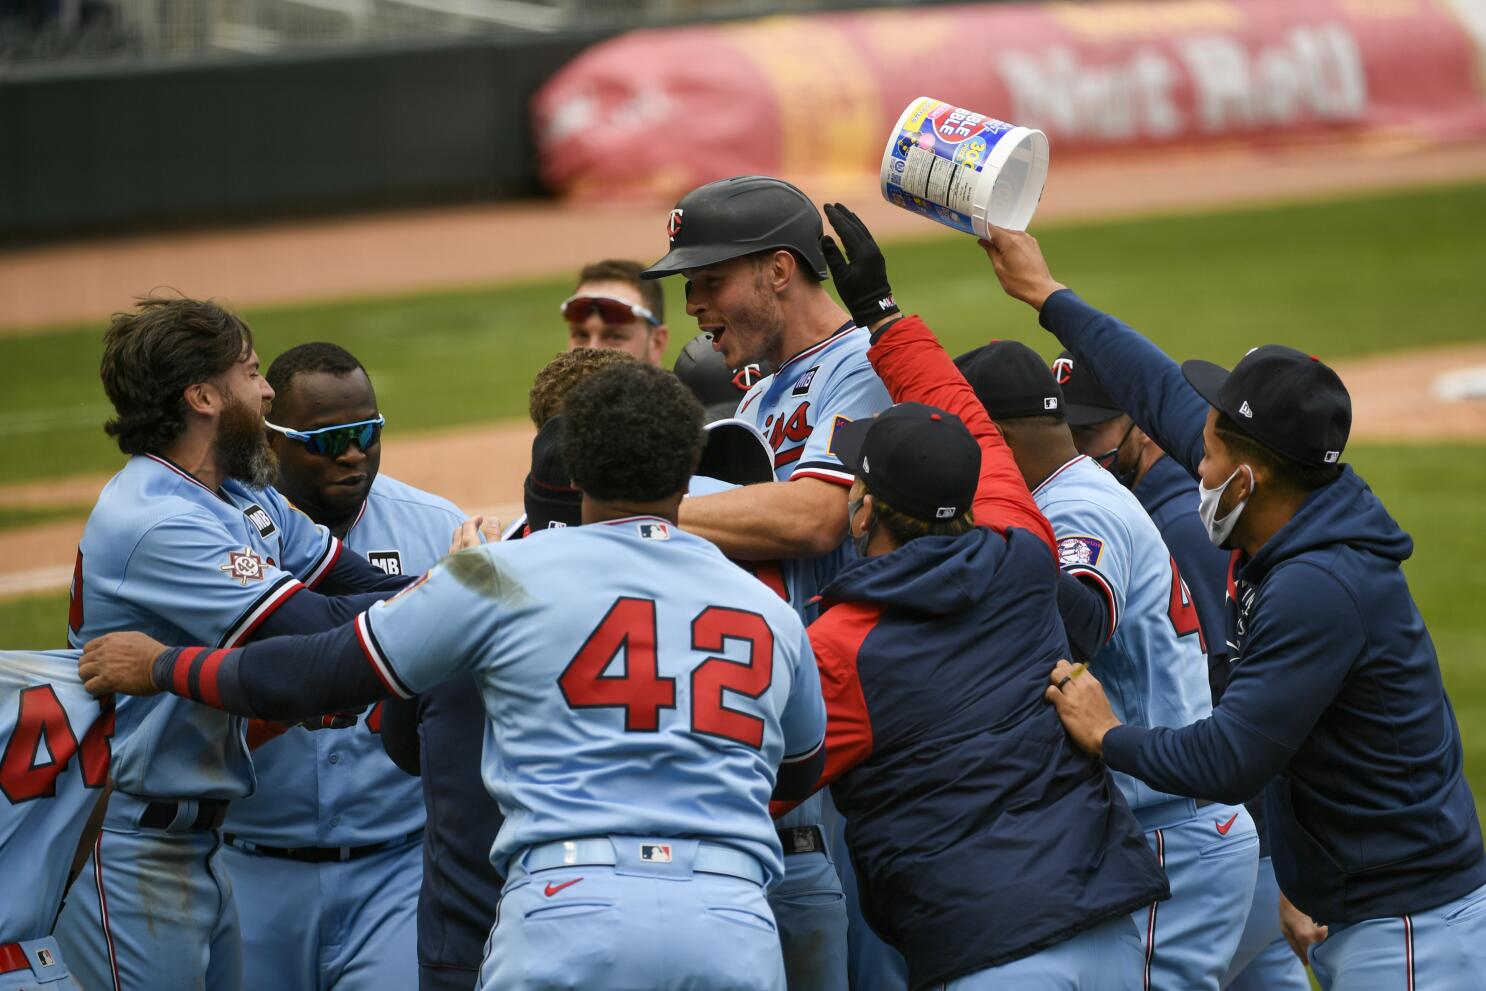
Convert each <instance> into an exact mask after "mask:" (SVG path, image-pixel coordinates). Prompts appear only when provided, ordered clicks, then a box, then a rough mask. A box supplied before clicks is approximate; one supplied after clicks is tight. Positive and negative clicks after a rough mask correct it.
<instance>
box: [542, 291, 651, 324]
mask: <svg viewBox="0 0 1486 991" xmlns="http://www.w3.org/2000/svg"><path fill="white" fill-rule="evenodd" d="M557 309H558V312H560V313H561V314H562V318H563V319H564V320H566V321H567V322H568V323H579V322H581V321H583V320H586V319H588V315H589V314H590V313H597V314H598V315H599V319H600V320H602V321H604V323H605V325H613V324H621V323H632V322H634V321H635V320H644V321H645V322H646V323H648V324H650V326H652V327H659V326H660V321H659V320H657V319H655V314H654V313H651V312H650V311H649V310H647V309H646V308H645V307H643V306H640V305H639V304H637V303H631V302H628V301H626V300H623V299H617V298H615V297H613V296H570V297H569V298H567V299H565V300H563V301H562V303H561V305H559V306H558V308H557Z"/></svg>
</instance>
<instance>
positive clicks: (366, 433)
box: [263, 416, 387, 458]
mask: <svg viewBox="0 0 1486 991" xmlns="http://www.w3.org/2000/svg"><path fill="white" fill-rule="evenodd" d="M386 422H387V419H386V417H381V416H378V417H375V418H373V419H370V420H357V421H356V422H355V423H336V424H332V425H331V426H328V427H319V428H317V429H315V430H290V429H289V428H288V427H281V426H279V425H278V424H277V423H269V422H268V421H267V420H264V421H263V425H264V426H265V427H267V428H268V429H270V430H272V431H274V432H275V433H280V434H283V435H284V436H285V437H288V438H289V439H290V440H297V441H299V442H300V443H301V444H303V445H304V446H305V447H307V448H309V451H310V453H311V454H328V455H330V456H331V457H332V458H338V457H340V456H341V455H342V454H344V453H345V451H346V448H348V447H350V446H351V445H352V444H353V443H354V444H355V445H356V446H357V447H359V448H361V449H362V450H363V451H365V450H366V449H367V448H368V447H370V446H371V445H373V444H375V443H376V442H377V440H378V439H379V438H380V437H381V436H382V426H383V424H385V423H386Z"/></svg>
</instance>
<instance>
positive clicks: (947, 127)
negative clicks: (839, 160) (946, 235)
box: [883, 100, 1013, 234]
mask: <svg viewBox="0 0 1486 991" xmlns="http://www.w3.org/2000/svg"><path fill="white" fill-rule="evenodd" d="M1012 126H1013V125H1011V124H1007V123H1006V122H1004V121H999V120H996V119H995V118H994V117H987V116H985V115H984V114H977V113H975V112H974V111H971V110H966V109H965V108H963V107H955V106H951V105H949V104H947V103H940V102H938V101H936V100H922V101H920V102H919V104H918V106H916V107H914V108H913V111H912V112H911V113H909V114H908V115H907V116H906V117H905V119H904V121H903V127H902V129H901V130H900V131H899V132H898V135H897V138H896V140H895V141H894V142H893V149H892V152H891V162H890V166H889V168H888V169H887V170H885V172H886V173H887V174H885V175H884V184H885V188H884V190H883V192H884V193H885V194H886V196H887V198H888V200H889V201H890V202H892V203H894V204H896V205H897V206H900V207H903V208H904V209H906V210H911V211H913V212H914V213H918V214H922V215H923V216H925V217H929V218H930V219H933V220H937V221H939V222H940V223H942V224H947V225H948V226H950V227H954V228H956V229H957V230H962V231H964V232H965V233H967V234H978V231H976V230H975V228H974V226H973V225H972V223H971V219H970V218H971V206H972V201H973V199H974V196H975V190H976V184H977V183H978V182H979V180H980V175H981V165H982V164H983V163H984V162H985V159H986V155H987V154H988V153H989V152H990V150H991V149H992V148H993V147H995V145H996V142H997V141H999V140H1000V139H1001V137H1002V136H1003V135H1004V134H1006V132H1008V131H1010V130H1011V129H1012Z"/></svg>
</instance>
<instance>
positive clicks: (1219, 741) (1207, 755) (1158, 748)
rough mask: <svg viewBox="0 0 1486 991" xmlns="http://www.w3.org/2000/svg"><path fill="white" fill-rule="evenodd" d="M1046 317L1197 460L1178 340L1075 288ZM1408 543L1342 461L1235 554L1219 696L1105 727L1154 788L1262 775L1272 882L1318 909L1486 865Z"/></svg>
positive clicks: (1194, 792) (1222, 797)
mask: <svg viewBox="0 0 1486 991" xmlns="http://www.w3.org/2000/svg"><path fill="white" fill-rule="evenodd" d="M1042 323H1043V326H1045V327H1047V328H1048V329H1049V330H1051V331H1053V333H1055V334H1056V335H1057V336H1058V339H1059V340H1061V341H1062V342H1063V343H1064V345H1066V346H1067V347H1068V348H1069V350H1070V351H1072V352H1073V354H1074V356H1075V358H1076V359H1077V360H1080V361H1085V362H1087V363H1088V364H1089V366H1090V367H1092V368H1097V369H1098V370H1099V371H1098V374H1099V381H1100V382H1101V383H1102V384H1103V385H1104V386H1105V388H1106V389H1107V390H1108V391H1109V393H1110V395H1111V397H1113V398H1114V400H1115V401H1116V402H1117V403H1119V405H1120V407H1121V408H1122V409H1124V410H1126V411H1127V412H1129V414H1130V415H1131V417H1132V418H1133V419H1134V420H1135V422H1136V423H1137V424H1139V426H1140V427H1141V429H1142V430H1144V431H1145V432H1146V433H1147V434H1149V435H1150V436H1151V438H1152V439H1153V440H1155V441H1156V443H1157V444H1159V445H1160V446H1161V447H1162V448H1163V449H1164V450H1165V451H1167V452H1168V454H1170V455H1172V456H1173V457H1176V458H1178V459H1180V460H1181V461H1182V462H1183V463H1184V464H1185V465H1186V466H1187V468H1188V470H1189V471H1191V472H1192V473H1193V474H1194V475H1195V474H1196V470H1197V466H1198V463H1199V462H1200V460H1201V458H1202V428H1203V424H1204V422H1205V419H1206V416H1207V410H1208V407H1207V404H1206V403H1205V402H1204V401H1203V400H1202V398H1201V397H1200V396H1199V395H1198V394H1197V393H1196V392H1195V391H1194V390H1193V389H1192V388H1191V387H1190V386H1189V385H1188V384H1187V382H1186V380H1185V379H1184V378H1183V377H1182V374H1181V370H1180V368H1179V367H1178V366H1177V365H1176V364H1175V363H1174V362H1172V361H1171V359H1169V358H1167V357H1166V355H1165V354H1163V353H1162V352H1161V351H1160V350H1159V349H1158V348H1156V347H1155V345H1153V344H1151V343H1150V342H1149V341H1147V340H1146V339H1145V338H1143V337H1141V336H1140V335H1139V334H1137V333H1136V332H1135V331H1134V330H1131V329H1130V328H1129V327H1127V326H1125V325H1124V324H1123V323H1121V322H1120V321H1118V320H1116V319H1115V318H1113V317H1110V316H1108V315H1106V314H1103V313H1101V312H1099V311H1098V310H1096V309H1094V308H1093V307H1091V306H1089V305H1088V304H1087V303H1084V302H1083V301H1082V300H1080V299H1079V298H1078V297H1077V296H1075V295H1074V294H1073V293H1072V292H1070V291H1068V290H1063V291H1060V292H1057V293H1055V294H1053V296H1052V297H1050V298H1049V299H1048V301H1047V303H1046V305H1045V306H1044V307H1043V310H1042ZM1412 552H1413V541H1412V540H1411V539H1410V538H1409V536H1408V535H1407V534H1406V533H1404V532H1403V531H1402V530H1401V529H1399V527H1398V524H1397V523H1395V522H1394V521H1393V519H1392V518H1391V517H1390V516H1389V515H1388V512H1387V510H1385V509H1384V508H1383V505H1382V503H1381V502H1379V501H1378V499H1377V497H1376V496H1375V495H1373V493H1372V490H1371V489H1369V488H1368V487H1367V485H1366V483H1364V482H1363V481H1362V479H1360V478H1358V477H1357V475H1356V474H1355V473H1354V472H1353V471H1352V469H1351V468H1350V467H1346V468H1344V469H1343V471H1342V474H1341V477H1340V478H1338V479H1337V480H1336V481H1334V482H1332V483H1330V484H1329V485H1326V486H1323V487H1322V488H1320V489H1317V490H1316V491H1315V492H1313V493H1311V495H1310V496H1309V497H1308V498H1307V500H1306V501H1305V502H1304V503H1303V504H1302V505H1301V507H1300V510H1299V511H1298V512H1297V513H1296V514H1295V516H1294V517H1293V518H1292V519H1291V520H1290V522H1288V523H1287V524H1285V526H1284V527H1283V528H1281V529H1280V531H1279V532H1278V533H1276V534H1275V535H1274V536H1273V537H1271V538H1270V539H1269V541H1268V542H1267V543H1265V545H1264V546H1263V547H1261V548H1260V549H1259V552H1258V553H1257V554H1255V555H1254V556H1253V557H1252V558H1248V559H1247V560H1243V559H1241V560H1240V561H1239V565H1238V568H1237V570H1236V573H1235V582H1234V584H1233V585H1232V586H1231V587H1230V589H1229V615H1230V633H1231V637H1230V640H1229V642H1228V644H1227V648H1228V651H1229V675H1228V679H1227V685H1226V687H1225V689H1224V691H1223V695H1222V698H1221V700H1220V701H1219V703H1218V705H1217V707H1216V708H1214V710H1213V715H1212V716H1211V717H1210V718H1208V719H1204V720H1201V721H1199V722H1197V723H1194V724H1192V725H1191V726H1186V727H1183V728H1180V729H1152V730H1146V729H1142V728H1140V727H1134V726H1121V727H1119V728H1117V729H1114V730H1111V731H1110V732H1109V733H1108V734H1107V735H1106V736H1105V738H1104V758H1105V760H1106V761H1107V762H1108V763H1109V766H1110V767H1113V768H1115V769H1117V770H1121V771H1126V772H1128V773H1130V774H1133V775H1135V776H1136V777H1139V778H1141V779H1142V780H1144V781H1147V782H1149V783H1150V784H1151V785H1153V786H1154V787H1157V788H1160V789H1162V790H1164V791H1171V792H1176V793H1179V794H1184V795H1191V796H1194V797H1197V798H1207V799H1213V800H1216V801H1224V802H1238V801H1242V800H1243V799H1245V798H1247V797H1249V796H1251V795H1253V794H1255V793H1257V792H1259V791H1260V789H1263V791H1264V800H1265V812H1266V818H1267V825H1266V830H1267V832H1268V834H1269V841H1270V850H1271V856H1272V857H1273V860H1274V868H1275V875H1276V877H1277V878H1278V879H1279V883H1280V890H1282V891H1283V892H1284V893H1285V895H1286V897H1288V898H1289V899H1290V900H1291V901H1292V902H1294V903H1295V905H1296V906H1298V907H1299V908H1300V909H1301V910H1302V911H1304V912H1306V913H1307V914H1308V915H1310V916H1312V917H1313V918H1315V919H1316V920H1317V921H1318V922H1321V923H1348V922H1358V921H1362V920H1365V919H1373V918H1382V917H1391V916H1400V915H1405V914H1409V913H1413V912H1421V911H1425V910H1428V909H1430V908H1434V907H1437V906H1439V905H1442V904H1444V903H1446V902H1449V901H1452V900H1454V899H1455V898H1458V897H1460V896H1462V895H1464V894H1466V893H1467V892H1470V891H1472V890H1474V889H1475V888H1477V887H1479V886H1480V885H1482V884H1486V854H1483V848H1482V840H1481V827H1480V824H1479V822H1478V821H1477V817H1476V807H1475V802H1474V801H1473V799H1472V797H1471V792H1470V788H1469V786H1468V785H1467V784H1466V781H1465V778H1464V775H1463V772H1462V765H1463V756H1462V751H1461V743H1460V730H1459V727H1458V726H1457V725H1456V721H1455V713H1454V710H1453V709H1452V708H1451V706H1450V700H1449V698H1448V697H1447V695H1446V694H1445V688H1444V684H1443V682H1442V680H1441V678H1440V670H1439V661H1438V659H1437V658H1436V656H1435V651H1434V644H1433V643H1432V642H1431V640H1430V638H1429V631H1428V630H1427V629H1425V626H1424V620H1423V618H1422V617H1421V616H1420V614H1419V610H1418V607H1417V606H1415V604H1414V600H1413V597H1412V596H1411V595H1410V594H1409V588H1408V583H1407V581H1406V580H1405V578H1404V574H1403V569H1402V563H1403V562H1404V560H1406V559H1407V558H1408V557H1409V555H1410V554H1411V553H1412Z"/></svg>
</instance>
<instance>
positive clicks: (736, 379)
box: [733, 362, 764, 392]
mask: <svg viewBox="0 0 1486 991" xmlns="http://www.w3.org/2000/svg"><path fill="white" fill-rule="evenodd" d="M763 377H764V371H763V369H762V368H759V366H758V362H754V363H753V364H750V365H744V366H743V367H742V368H740V369H738V370H737V371H736V372H734V373H733V387H734V388H735V389H737V390H738V391H739V392H747V391H748V390H749V389H752V388H753V385H754V383H755V382H757V381H758V380H759V379H761V378H763Z"/></svg>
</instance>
